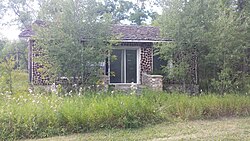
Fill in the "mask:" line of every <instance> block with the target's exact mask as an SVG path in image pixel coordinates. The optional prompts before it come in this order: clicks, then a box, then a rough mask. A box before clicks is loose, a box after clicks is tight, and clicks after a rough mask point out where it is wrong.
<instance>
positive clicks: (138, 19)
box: [100, 0, 158, 25]
mask: <svg viewBox="0 0 250 141" xmlns="http://www.w3.org/2000/svg"><path fill="white" fill-rule="evenodd" d="M152 4H154V3H152ZM100 13H109V14H111V16H112V21H113V23H115V24H117V23H121V22H122V21H124V20H128V21H130V22H131V23H132V24H137V25H142V24H143V22H145V21H146V20H148V19H150V18H151V19H152V20H155V19H156V16H157V15H158V14H157V13H156V12H154V11H153V10H152V9H150V8H149V7H146V6H145V0H140V1H137V2H136V3H133V2H130V1H126V0H105V1H104V3H103V8H102V10H101V12H100Z"/></svg>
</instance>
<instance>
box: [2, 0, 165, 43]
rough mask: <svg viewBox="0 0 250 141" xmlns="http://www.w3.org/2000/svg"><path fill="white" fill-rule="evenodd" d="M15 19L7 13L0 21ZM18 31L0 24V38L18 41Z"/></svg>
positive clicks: (15, 27)
mask: <svg viewBox="0 0 250 141" xmlns="http://www.w3.org/2000/svg"><path fill="white" fill-rule="evenodd" d="M128 1H132V2H136V1H137V0H128ZM148 6H149V4H148ZM153 9H154V10H155V11H157V12H161V9H159V8H157V7H154V8H153ZM14 18H15V16H14V15H13V14H11V13H7V14H5V15H4V17H3V19H1V21H3V22H9V23H13V22H11V20H13V19H14ZM20 32H21V31H20V29H18V26H17V25H15V24H10V25H2V24H0V37H2V38H3V37H5V38H7V39H9V40H18V35H19V33H20Z"/></svg>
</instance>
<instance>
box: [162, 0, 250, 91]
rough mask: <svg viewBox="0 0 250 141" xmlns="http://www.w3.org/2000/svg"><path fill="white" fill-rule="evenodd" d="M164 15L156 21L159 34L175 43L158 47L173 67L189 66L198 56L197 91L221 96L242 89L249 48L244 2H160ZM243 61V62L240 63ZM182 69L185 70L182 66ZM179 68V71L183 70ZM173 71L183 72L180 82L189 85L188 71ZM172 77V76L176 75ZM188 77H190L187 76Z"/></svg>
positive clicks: (227, 0) (223, 0)
mask: <svg viewBox="0 0 250 141" xmlns="http://www.w3.org/2000/svg"><path fill="white" fill-rule="evenodd" d="M161 2H162V4H163V8H164V12H163V15H162V16H161V17H160V19H159V20H158V23H159V25H160V26H161V30H162V33H163V35H164V36H165V37H168V38H169V37H170V38H172V39H173V40H174V43H172V44H168V45H167V47H166V46H165V47H161V48H160V53H161V54H162V57H163V58H165V59H166V60H169V59H173V63H174V65H173V67H172V68H168V69H166V70H168V71H169V70H171V69H176V68H183V69H184V68H187V66H186V65H181V64H183V63H184V64H187V65H188V68H189V67H191V68H193V67H192V64H191V63H190V60H192V59H193V57H194V58H196V57H197V62H196V64H197V66H198V68H199V69H198V76H199V77H198V78H199V79H198V83H197V84H199V86H200V89H203V90H207V91H213V90H214V91H217V92H218V91H219V92H220V93H221V94H223V93H225V92H230V91H234V90H243V89H244V87H245V86H246V85H245V83H246V82H247V80H246V79H243V78H247V77H249V73H246V71H243V70H244V69H242V67H243V66H247V63H246V62H247V60H248V59H247V58H246V55H247V54H246V48H248V47H249V40H248V39H247V38H246V37H249V32H247V31H248V30H249V24H248V23H249V13H248V12H247V11H248V9H247V8H244V5H245V6H247V3H248V2H247V1H244V2H243V1H241V0H237V1H235V0H220V1H217V0H210V1H205V0H189V1H188V0H162V1H161ZM247 14H248V15H247ZM243 60H245V61H243ZM183 66H184V67H183ZM183 69H179V70H183ZM184 70H186V71H180V72H179V71H172V72H175V73H177V74H178V73H182V74H183V73H184V74H185V75H181V76H182V77H183V78H185V80H182V82H187V83H192V81H190V80H188V79H190V78H193V76H191V74H190V69H184ZM177 74H175V75H174V77H175V76H176V75H177ZM190 76H191V77H190Z"/></svg>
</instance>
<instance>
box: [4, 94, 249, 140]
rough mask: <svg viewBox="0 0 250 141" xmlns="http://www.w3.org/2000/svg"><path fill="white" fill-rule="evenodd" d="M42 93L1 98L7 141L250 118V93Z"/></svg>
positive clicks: (5, 138)
mask: <svg viewBox="0 0 250 141" xmlns="http://www.w3.org/2000/svg"><path fill="white" fill-rule="evenodd" d="M42 93H44V91H43V92H42ZM42 93H37V92H36V91H30V93H29V94H19V95H5V94H1V95H0V139H1V140H11V139H14V140H16V139H23V138H41V137H42V138H44V137H49V136H55V135H65V134H72V133H79V132H89V131H93V130H98V129H106V128H136V127H141V126H144V125H145V124H149V123H156V122H161V121H166V120H167V121H168V120H180V119H182V120H194V119H211V118H220V117H224V116H226V117H228V116H250V108H249V107H250V98H249V95H241V96H240V95H225V96H218V95H200V96H193V97H192V96H188V95H185V94H176V93H175V94H166V93H164V92H161V93H159V92H153V91H143V93H142V94H141V95H126V94H122V93H118V92H114V93H113V92H112V93H113V94H112V93H92V92H88V91H84V92H82V93H80V94H78V93H77V94H72V93H67V94H65V95H64V96H61V97H58V96H56V95H54V94H52V95H48V94H42ZM73 95H75V96H73Z"/></svg>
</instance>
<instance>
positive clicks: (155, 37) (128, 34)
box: [19, 21, 167, 42]
mask: <svg viewBox="0 0 250 141" xmlns="http://www.w3.org/2000/svg"><path fill="white" fill-rule="evenodd" d="M34 24H37V25H39V26H43V25H45V24H44V22H42V21H36V22H34ZM111 30H112V34H113V35H114V36H117V37H118V39H119V40H122V41H123V42H125V41H128V42H129V41H149V42H150V41H167V39H163V38H161V37H160V30H159V28H158V27H153V26H138V25H112V28H111ZM33 35H35V33H34V31H33V30H32V28H31V27H29V28H27V29H25V30H24V31H22V32H21V33H20V34H19V37H31V36H33Z"/></svg>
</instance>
